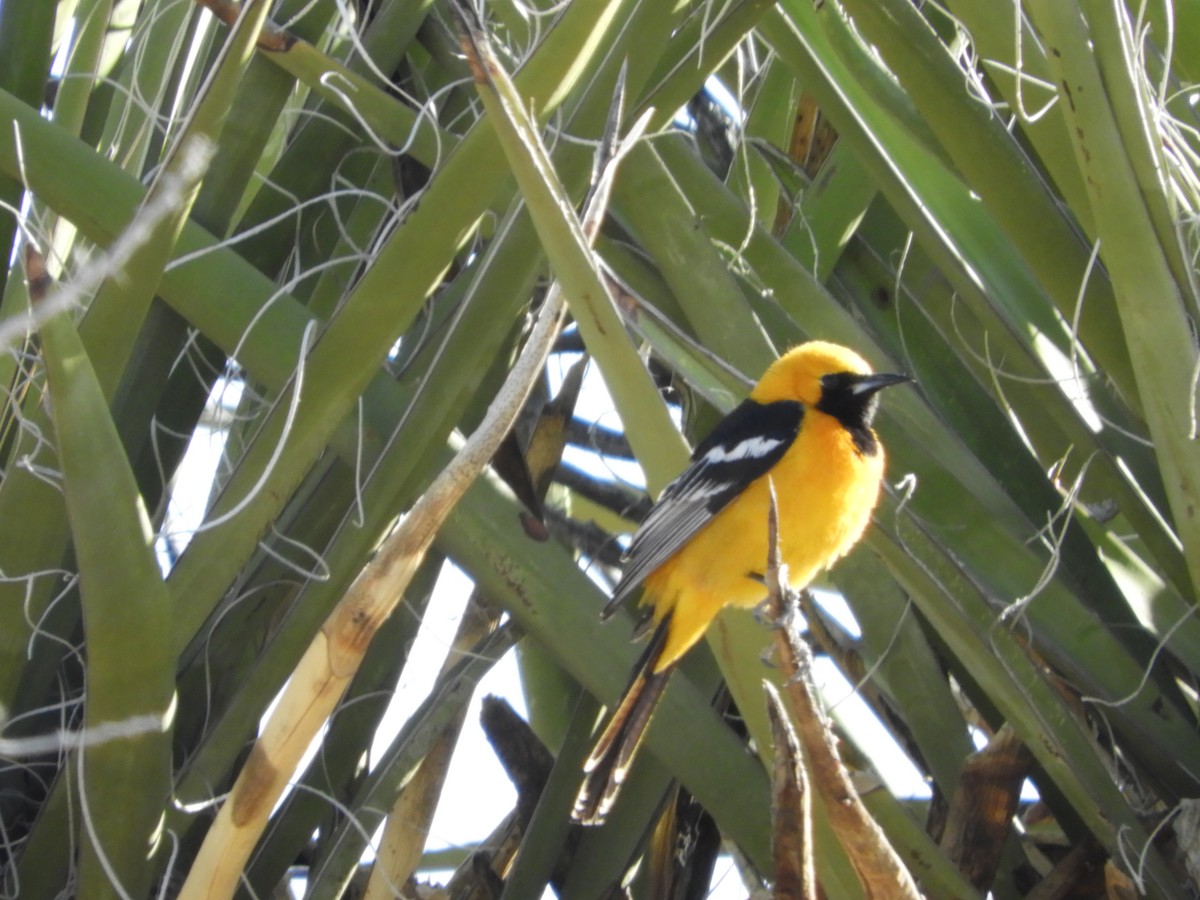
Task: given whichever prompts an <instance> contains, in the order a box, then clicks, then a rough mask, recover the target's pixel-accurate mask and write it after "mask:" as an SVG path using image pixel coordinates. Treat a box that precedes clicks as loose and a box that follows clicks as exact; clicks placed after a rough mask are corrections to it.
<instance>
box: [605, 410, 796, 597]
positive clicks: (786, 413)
mask: <svg viewBox="0 0 1200 900" xmlns="http://www.w3.org/2000/svg"><path fill="white" fill-rule="evenodd" d="M803 418H804V405H803V404H802V403H799V402H797V401H792V400H781V401H778V402H775V403H757V402H755V401H753V400H746V401H745V402H743V403H742V404H741V405H740V406H739V407H738V408H737V409H735V410H734V411H733V412H731V413H730V414H729V415H728V416H726V417H725V418H724V419H723V420H722V421H721V422H720V424H718V425H717V427H716V428H714V429H713V431H712V433H711V434H710V435H709V436H708V437H707V438H705V440H704V441H703V442H702V443H701V444H700V445H699V446H698V447H696V449H695V451H694V452H693V453H692V462H691V465H689V466H688V468H687V469H686V470H684V472H683V474H682V475H680V476H679V477H678V478H676V479H675V480H674V481H672V482H671V483H670V484H669V485H668V486H667V488H666V490H664V491H663V493H662V496H661V497H659V499H658V502H657V503H656V504H655V505H654V508H653V509H651V510H650V515H648V516H647V517H646V521H644V522H643V523H642V525H641V527H640V528H639V529H638V530H637V533H636V534H635V535H634V536H633V542H632V543H631V544H630V545H629V552H628V554H627V561H626V564H625V570H624V573H623V574H622V575H621V580H620V582H619V583H618V584H617V586H616V588H615V589H614V591H613V597H612V600H611V601H609V603H608V605H607V606H606V607H605V609H604V615H605V616H608V615H611V614H612V612H613V611H614V610H616V608H617V607H618V606H620V605H621V603H622V602H624V600H625V599H626V598H627V597H629V596H630V595H631V594H632V593H633V592H634V591H635V590H636V589H637V588H638V586H639V585H640V584H641V583H642V582H643V581H644V580H645V579H646V577H647V576H648V575H649V574H650V573H651V572H653V571H654V570H655V569H657V568H658V567H659V566H661V565H662V564H663V563H665V562H666V561H667V560H668V559H670V558H671V557H672V556H673V555H674V554H675V553H677V552H678V551H679V549H680V548H681V547H683V545H684V544H686V543H687V542H688V541H689V540H691V538H692V537H693V536H694V535H695V534H696V533H697V532H698V531H700V529H702V528H703V527H704V526H705V525H707V524H708V523H709V522H710V521H712V519H713V517H714V516H715V515H716V514H717V513H718V512H720V511H721V510H722V509H724V508H725V507H726V506H727V505H728V504H729V503H730V502H731V501H732V500H733V498H734V497H736V496H737V495H738V494H740V493H741V492H742V491H744V490H745V489H746V487H747V486H748V485H749V484H750V483H751V482H753V481H754V480H755V479H757V478H760V477H762V476H763V475H765V474H766V473H767V472H768V471H770V469H771V467H772V466H774V465H775V464H776V463H777V462H779V460H780V459H781V458H782V457H783V455H784V454H785V453H786V452H787V450H788V448H789V447H790V446H791V445H792V442H793V441H794V440H795V439H796V435H797V434H798V433H799V432H800V422H801V420H802V419H803Z"/></svg>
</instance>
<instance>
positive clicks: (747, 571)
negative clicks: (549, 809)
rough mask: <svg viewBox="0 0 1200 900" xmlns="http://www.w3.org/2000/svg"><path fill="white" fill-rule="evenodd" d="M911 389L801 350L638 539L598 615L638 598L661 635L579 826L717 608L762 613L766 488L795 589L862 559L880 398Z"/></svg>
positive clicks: (611, 788) (610, 791) (599, 756)
mask: <svg viewBox="0 0 1200 900" xmlns="http://www.w3.org/2000/svg"><path fill="white" fill-rule="evenodd" d="M907 380H908V378H907V376H904V375H875V374H872V373H871V369H870V367H869V366H868V365H867V363H866V362H865V361H864V360H863V359H862V357H860V356H859V355H858V354H857V353H854V352H853V351H851V350H847V349H846V348H845V347H840V346H838V345H837V344H829V343H825V342H823V341H812V342H810V343H807V344H802V345H800V346H799V347H796V348H795V349H793V350H791V351H790V352H788V353H787V354H785V355H784V356H782V357H780V358H779V359H778V360H776V361H775V362H774V363H773V364H772V365H771V367H770V368H769V369H767V371H766V373H765V374H764V375H763V376H762V378H761V379H760V380H759V382H758V384H757V386H756V387H755V388H754V390H753V391H751V392H750V396H749V398H748V399H747V400H746V401H745V402H743V403H742V404H741V405H740V406H738V407H737V408H736V409H735V410H733V412H731V413H730V414H729V415H728V416H726V417H725V418H724V419H722V420H721V422H720V423H718V425H717V426H716V428H714V429H713V431H712V433H711V434H710V435H709V436H708V437H707V438H706V439H705V440H704V441H703V442H702V443H701V444H700V445H699V446H698V447H696V449H695V451H694V452H693V454H692V461H691V464H690V465H689V466H688V468H687V469H686V470H685V471H684V473H683V474H682V475H680V476H679V477H678V478H677V479H676V480H675V481H673V482H671V484H670V485H668V486H667V488H666V490H664V491H663V493H662V496H661V497H660V498H659V500H658V502H657V503H656V504H655V505H654V507H653V508H652V509H651V510H650V514H649V515H648V516H647V517H646V520H645V522H643V523H642V525H641V527H640V528H639V529H638V531H637V533H636V534H635V535H634V537H633V541H632V543H631V544H630V546H629V552H628V555H627V561H626V565H625V570H624V573H623V574H622V576H621V580H620V582H619V583H618V584H617V586H616V588H615V590H614V591H613V597H612V600H611V601H610V602H609V604H608V606H607V607H606V608H605V611H604V615H605V617H607V616H608V615H610V614H611V613H612V612H613V611H614V610H615V609H616V608H617V607H618V606H619V605H620V604H621V603H622V602H623V601H624V600H625V599H626V598H627V597H629V596H630V594H632V593H633V592H634V591H635V590H636V589H637V588H638V587H639V586H644V587H645V591H644V593H643V597H642V603H643V604H647V605H650V606H651V608H652V612H651V615H650V617H649V620H650V623H652V624H655V625H657V628H656V629H655V632H654V636H653V637H652V638H651V640H650V643H649V646H648V647H647V648H646V650H645V652H644V653H643V655H642V658H641V660H640V661H639V663H638V665H637V667H636V669H635V671H634V674H633V678H632V679H631V681H630V683H629V687H628V688H626V690H625V695H624V697H623V698H622V700H621V702H620V704H619V705H618V706H617V709H616V712H614V713H613V716H612V719H611V721H610V722H609V723H608V726H607V727H606V728H605V729H604V733H603V734H602V735H601V736H600V739H599V740H598V741H597V742H596V747H595V749H594V750H593V751H592V754H591V756H590V757H588V760H587V762H586V763H585V765H584V771H585V772H586V773H587V777H586V778H585V779H584V783H583V787H582V788H581V789H580V791H579V796H578V798H577V799H576V801H575V811H574V818H575V820H576V821H578V822H582V823H584V824H599V823H600V822H602V821H604V817H605V816H606V815H607V814H608V811H609V810H610V809H611V808H612V804H613V801H614V800H615V799H616V796H617V792H618V791H619V790H620V787H621V782H622V781H623V780H624V778H625V774H626V772H627V771H628V768H629V764H630V762H631V761H632V760H633V756H634V753H635V752H636V751H637V748H638V745H639V744H640V743H641V740H642V735H643V734H644V733H645V730H646V726H647V725H648V724H649V722H650V716H651V714H652V713H653V712H654V708H655V706H656V705H657V704H658V700H659V697H660V696H661V695H662V692H663V689H664V688H665V687H666V684H667V679H668V677H669V676H670V674H671V671H672V670H673V669H674V667H675V665H676V663H677V662H678V661H679V659H680V657H681V656H683V654H684V653H685V652H686V651H687V650H688V649H689V648H690V647H691V646H692V645H693V644H694V643H696V641H697V640H699V639H700V636H701V635H703V634H704V631H705V629H706V628H708V625H709V623H710V622H712V620H713V618H714V617H715V616H716V615H717V613H718V612H719V611H720V610H721V608H722V607H724V606H726V605H730V604H732V605H735V606H754V605H755V604H757V603H758V602H760V601H761V600H762V599H763V597H764V595H765V590H764V588H763V586H762V579H761V576H760V575H759V574H758V573H762V572H763V571H764V570H765V568H766V561H767V509H768V505H769V499H768V498H769V488H768V478H769V479H770V480H771V481H772V482H773V483H774V485H775V490H776V492H777V494H778V506H779V544H780V550H781V554H782V559H783V562H784V563H786V564H787V570H788V580H789V581H790V583H791V585H792V587H794V588H796V589H797V590H798V589H801V588H803V587H805V586H806V585H807V584H808V583H809V582H810V581H812V579H813V578H814V577H815V576H816V575H817V574H818V573H819V572H820V571H822V570H823V569H825V568H827V567H829V566H830V565H831V564H832V563H833V562H834V561H835V560H837V559H838V558H840V557H841V556H843V555H844V554H845V553H846V552H847V551H848V550H849V549H850V548H851V547H852V546H854V544H855V542H856V541H857V540H858V539H859V537H860V536H861V535H862V533H863V531H864V529H865V528H866V526H867V523H868V521H869V520H870V516H871V510H872V509H874V508H875V504H876V502H877V501H878V499H879V486H880V482H881V480H882V478H883V465H884V456H883V449H882V448H881V447H880V445H879V440H878V439H877V438H876V436H875V432H874V431H872V430H871V420H872V419H873V418H874V416H875V409H876V407H877V406H878V403H879V397H878V392H879V391H880V390H882V389H883V388H885V387H888V386H889V385H893V384H899V383H900V382H903V381H907ZM639 631H640V629H639Z"/></svg>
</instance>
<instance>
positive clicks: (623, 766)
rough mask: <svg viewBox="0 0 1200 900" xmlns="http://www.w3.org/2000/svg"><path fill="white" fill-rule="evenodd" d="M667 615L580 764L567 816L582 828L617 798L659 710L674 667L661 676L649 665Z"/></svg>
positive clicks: (597, 818)
mask: <svg viewBox="0 0 1200 900" xmlns="http://www.w3.org/2000/svg"><path fill="white" fill-rule="evenodd" d="M669 623H670V616H667V617H666V618H665V619H663V621H662V622H660V623H659V625H658V628H656V629H655V631H654V637H652V638H651V639H650V643H649V645H648V646H647V647H646V650H645V652H643V653H642V658H641V659H640V660H639V662H638V664H637V666H636V667H635V668H634V672H633V678H632V679H631V680H630V682H629V686H628V687H627V688H626V689H625V694H624V696H623V697H622V698H621V703H620V705H619V706H618V707H617V709H616V711H615V712H614V713H613V715H612V718H611V719H610V720H609V722H608V725H607V726H606V727H605V729H604V733H603V734H601V735H600V739H599V740H598V741H596V746H595V747H594V748H593V749H592V753H591V755H590V756H589V757H588V758H587V762H585V763H584V764H583V771H584V773H585V777H584V779H583V786H582V787H581V788H580V789H579V794H578V796H577V797H576V798H575V809H574V811H573V812H572V814H571V817H572V818H573V819H574V820H575V821H576V822H579V823H580V824H582V825H599V824H601V823H602V822H603V821H604V819H605V817H606V816H607V815H608V813H609V811H610V810H611V809H612V806H613V803H614V802H615V801H616V799H617V794H618V793H619V792H620V790H621V785H622V783H623V782H624V781H625V776H626V774H628V772H629V766H630V763H632V762H633V757H634V755H635V754H636V753H637V749H638V747H639V746H640V745H641V743H642V738H643V737H644V736H645V734H646V726H647V725H649V724H650V717H651V716H652V715H653V714H654V710H655V707H657V706H658V701H659V698H660V697H662V692H663V689H664V688H665V687H666V686H667V679H668V678H669V677H670V675H671V671H672V670H673V669H674V668H675V667H674V666H673V665H671V666H668V667H666V668H665V669H663V670H662V671H661V672H655V671H654V667H655V664H656V663H657V662H658V659H659V657H660V656H661V655H662V650H663V646H664V645H665V644H666V641H667V628H668V625H669Z"/></svg>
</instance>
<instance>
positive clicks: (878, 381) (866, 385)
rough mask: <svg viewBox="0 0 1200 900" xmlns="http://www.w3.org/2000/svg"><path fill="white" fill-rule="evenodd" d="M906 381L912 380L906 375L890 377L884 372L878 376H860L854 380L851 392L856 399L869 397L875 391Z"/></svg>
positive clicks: (890, 375)
mask: <svg viewBox="0 0 1200 900" xmlns="http://www.w3.org/2000/svg"><path fill="white" fill-rule="evenodd" d="M906 381H912V379H911V378H909V377H908V376H907V375H892V374H889V373H886V372H881V373H880V374H878V375H862V376H860V377H859V378H856V379H855V380H854V384H853V386H852V387H851V391H853V393H854V396H856V397H869V396H870V395H871V394H874V393H875V392H876V391H882V390H883V389H884V388H885V387H891V386H892V385H894V384H904V382H906Z"/></svg>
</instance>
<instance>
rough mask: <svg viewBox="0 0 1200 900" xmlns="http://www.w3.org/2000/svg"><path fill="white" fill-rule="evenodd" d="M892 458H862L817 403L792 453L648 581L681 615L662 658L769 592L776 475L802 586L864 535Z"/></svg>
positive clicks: (783, 532)
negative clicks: (724, 611) (725, 612)
mask: <svg viewBox="0 0 1200 900" xmlns="http://www.w3.org/2000/svg"><path fill="white" fill-rule="evenodd" d="M883 466H884V457H883V451H882V449H880V450H879V451H878V452H877V453H876V454H875V455H874V456H863V455H862V454H861V453H859V451H858V449H857V448H856V447H855V446H854V442H853V440H852V439H851V437H850V435H849V433H848V432H847V431H846V430H845V429H844V428H842V427H841V425H840V424H838V423H837V422H836V421H835V420H834V419H832V418H831V417H829V416H826V415H824V414H822V413H819V412H816V411H815V410H810V411H809V412H808V413H807V415H806V417H805V421H804V425H803V427H802V428H801V429H800V434H799V436H798V437H797V438H796V441H795V443H793V445H792V447H791V448H790V449H789V450H788V452H787V454H786V455H785V456H784V457H783V459H781V460H780V461H779V462H778V463H777V464H776V465H775V466H774V467H773V468H772V470H771V472H770V474H769V476H765V477H763V478H759V479H758V480H757V481H754V482H753V483H751V484H750V485H749V487H747V488H746V490H745V491H743V492H742V493H741V494H740V495H739V496H738V497H737V498H736V499H735V500H733V501H732V502H731V503H730V504H729V505H728V506H727V507H725V509H724V510H722V511H721V513H720V514H718V515H717V517H716V518H714V519H713V521H712V522H710V523H709V524H708V525H707V526H706V527H705V528H704V529H703V530H702V531H700V532H699V533H698V534H697V535H696V536H695V537H693V538H692V540H691V541H690V542H689V543H688V544H687V545H686V546H685V547H683V549H681V550H680V551H679V552H678V553H676V554H675V555H674V556H673V557H671V559H669V560H668V561H667V562H666V563H664V564H663V565H662V566H661V567H660V568H659V569H658V570H656V571H655V572H654V573H652V574H651V575H650V576H649V577H648V578H647V579H646V591H645V594H644V595H643V599H642V602H643V603H653V604H654V616H655V618H656V619H661V618H662V617H663V616H665V615H666V614H667V613H668V612H671V613H672V618H671V626H670V629H669V634H668V636H667V643H666V646H665V648H664V650H663V653H662V656H661V657H660V659H659V661H658V665H657V666H656V671H661V670H662V669H663V668H665V667H666V666H668V665H670V664H671V663H673V662H675V661H676V660H678V659H679V657H680V656H682V655H683V654H684V653H685V652H686V651H687V650H688V648H689V647H691V646H692V644H694V643H695V642H696V641H697V640H699V639H700V637H701V636H702V635H703V634H704V631H705V629H707V628H708V625H709V623H710V622H711V621H712V620H713V618H714V617H715V616H716V614H717V613H718V612H719V611H720V610H721V608H722V607H724V606H726V605H729V604H732V605H735V606H754V605H755V604H757V603H759V602H760V601H761V600H762V599H763V597H764V596H765V594H766V592H765V590H764V588H763V586H762V584H761V583H760V581H759V580H757V577H756V576H758V577H760V576H761V573H763V572H764V571H766V566H767V515H768V509H769V494H768V488H767V478H768V477H769V478H770V479H771V480H772V481H773V482H774V485H775V494H776V497H777V498H778V502H779V535H780V549H781V550H782V554H783V561H784V562H785V563H786V565H787V568H788V580H789V582H790V583H791V585H792V586H793V587H794V588H797V589H800V588H803V587H805V586H806V585H808V583H809V582H810V581H812V579H813V578H814V577H815V576H816V575H817V574H818V573H819V572H821V571H822V570H823V569H826V568H828V567H829V566H830V565H831V564H832V563H833V562H834V561H835V560H837V559H838V558H839V557H841V556H842V555H844V554H845V553H846V552H847V551H848V550H849V549H850V548H851V547H852V546H853V545H854V543H855V542H856V541H857V540H858V539H859V537H860V536H861V535H862V532H863V530H864V529H865V528H866V526H867V523H868V522H869V521H870V516H871V510H872V509H874V507H875V504H876V502H877V501H878V499H879V485H880V480H881V478H882V476H883Z"/></svg>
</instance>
